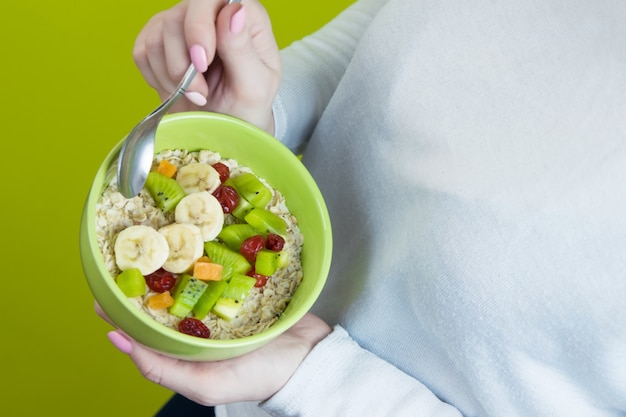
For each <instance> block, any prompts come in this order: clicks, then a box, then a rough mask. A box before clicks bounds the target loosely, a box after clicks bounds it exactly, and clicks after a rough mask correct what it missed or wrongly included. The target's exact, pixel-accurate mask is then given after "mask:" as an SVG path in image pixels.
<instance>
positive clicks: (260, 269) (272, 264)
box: [254, 249, 278, 277]
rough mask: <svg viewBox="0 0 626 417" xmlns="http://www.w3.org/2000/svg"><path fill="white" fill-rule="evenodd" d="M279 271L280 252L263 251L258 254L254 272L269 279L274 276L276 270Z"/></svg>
mask: <svg viewBox="0 0 626 417" xmlns="http://www.w3.org/2000/svg"><path fill="white" fill-rule="evenodd" d="M277 269H278V252H274V251H271V250H267V249H261V250H260V251H259V252H258V253H257V254H256V261H255V263H254V270H255V271H256V272H257V273H259V274H261V275H265V276H266V277H269V276H270V275H274V273H275V272H276V270H277Z"/></svg>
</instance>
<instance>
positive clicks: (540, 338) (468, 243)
mask: <svg viewBox="0 0 626 417" xmlns="http://www.w3.org/2000/svg"><path fill="white" fill-rule="evenodd" d="M216 51H217V54H218V55H219V59H218V60H214V59H213V58H214V56H215V54H216ZM135 58H136V62H137V65H138V66H139V68H140V69H141V71H142V73H143V74H144V76H145V78H146V80H147V82H148V83H149V84H150V85H151V86H152V87H154V88H155V89H156V90H157V91H159V93H160V94H161V95H162V96H166V95H168V94H169V93H170V92H171V91H172V89H173V88H174V86H175V83H176V81H177V80H178V79H179V78H180V76H181V75H182V73H183V72H184V70H185V68H186V66H187V65H189V62H190V61H191V62H193V63H194V64H195V65H196V67H197V68H198V69H199V70H200V71H202V72H204V73H205V79H202V78H201V77H198V78H197V79H196V80H195V82H194V84H192V87H191V89H192V90H193V92H192V93H191V94H189V95H188V98H189V100H187V101H186V102H183V100H181V101H180V104H179V107H178V110H198V109H205V110H211V111H218V112H223V113H228V114H231V115H234V116H237V117H241V118H243V119H245V120H248V121H250V122H251V123H254V124H256V125H258V126H260V127H262V128H263V129H266V130H268V131H269V132H271V133H272V134H274V135H275V136H276V137H277V138H278V139H279V140H281V141H283V142H284V143H286V144H287V145H288V146H290V147H291V148H292V149H293V150H294V151H296V152H300V151H303V150H304V159H303V161H304V162H305V164H306V165H307V167H308V168H309V169H310V171H311V172H312V174H313V176H314V177H315V179H316V180H317V182H318V184H319V186H320V188H321V190H322V193H323V194H324V196H325V199H326V202H327V204H328V207H329V210H330V215H331V220H332V223H333V231H334V247H335V253H334V255H333V265H332V267H331V272H330V276H329V281H328V284H327V286H326V288H325V291H324V293H323V294H322V296H321V298H320V300H319V302H318V303H317V304H316V305H315V307H314V309H313V312H312V313H313V314H311V315H308V316H307V317H306V318H305V319H304V320H303V321H302V322H301V323H299V324H298V325H297V326H296V327H294V328H293V329H292V330H291V331H289V332H288V333H287V334H286V335H285V336H284V337H281V338H279V339H278V340H277V341H275V342H273V343H272V344H270V345H268V346H267V347H265V348H262V349H261V350H259V351H256V352H253V353H251V354H249V355H246V356H244V357H241V358H237V359H234V360H231V361H226V362H219V363H189V364H185V363H181V362H179V361H174V360H171V359H169V358H165V357H161V356H159V355H156V354H155V353H152V352H150V351H148V350H146V349H145V348H143V347H142V346H140V345H138V344H137V343H136V342H135V341H132V340H128V339H126V338H124V336H123V335H121V334H120V333H117V332H115V331H114V332H111V333H110V338H111V340H112V341H113V342H114V344H115V345H116V346H117V347H118V348H119V349H120V350H122V351H123V352H125V353H129V354H130V358H131V359H132V360H133V361H134V362H135V364H136V365H137V367H138V368H139V370H140V371H141V372H142V373H143V374H144V375H145V376H146V377H147V378H148V379H150V380H152V381H155V382H157V383H159V384H162V385H163V386H165V387H168V388H170V389H172V390H174V391H175V392H178V393H180V394H182V395H183V396H185V397H187V398H189V399H191V400H193V401H195V402H197V403H200V404H204V405H219V407H217V415H218V416H226V415H227V416H230V417H232V416H256V415H260V416H262V415H267V414H270V415H273V416H324V417H329V416H342V417H348V416H392V417H401V416H427V417H435V416H437V417H443V416H461V415H463V416H481V417H536V416H546V417H548V416H549V417H555V416H568V417H573V416H580V417H601V416H602V417H609V416H611V417H617V416H626V308H625V306H626V3H625V2H621V1H615V0H593V1H591V0H575V1H570V2H562V1H557V0H528V1H514V0H502V1H497V2H496V1H489V0H478V1H474V2H463V1H434V0H414V1H406V0H403V1H400V0H361V1H357V2H356V3H354V4H353V5H352V6H351V7H349V8H348V9H347V10H346V11H345V12H344V13H342V14H340V15H339V16H338V17H337V18H336V19H335V20H334V21H332V22H330V23H329V24H328V25H327V26H325V27H324V28H322V29H321V30H320V31H319V32H317V33H315V34H313V35H311V36H310V37H307V38H304V39H303V40H301V41H299V42H296V43H294V44H293V45H291V46H289V47H288V48H286V49H285V50H283V51H280V52H279V51H278V50H277V48H276V44H275V42H274V38H273V35H272V33H271V26H270V20H269V18H268V17H267V14H266V13H265V11H264V9H263V8H262V6H261V5H260V4H259V3H258V2H257V1H256V0H244V1H243V3H242V4H241V5H228V6H225V7H224V6H223V2H222V1H217V0H185V1H183V2H182V3H180V4H179V5H177V6H175V7H173V8H172V9H170V10H168V11H165V12H163V13H161V14H159V15H157V16H156V17H155V18H154V19H152V20H151V21H150V22H149V23H148V24H147V25H146V26H145V28H144V30H143V31H142V32H141V34H140V35H139V37H138V39H137V44H136V48H135ZM305 145H306V148H305ZM223 404H228V405H226V406H223Z"/></svg>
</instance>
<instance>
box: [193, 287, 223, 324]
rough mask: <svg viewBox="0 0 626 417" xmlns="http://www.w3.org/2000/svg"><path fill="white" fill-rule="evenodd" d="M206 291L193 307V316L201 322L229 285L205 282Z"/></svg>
mask: <svg viewBox="0 0 626 417" xmlns="http://www.w3.org/2000/svg"><path fill="white" fill-rule="evenodd" d="M206 284H207V287H206V290H205V291H204V292H203V293H202V295H201V296H200V298H199V299H198V302H197V303H196V304H195V305H194V306H193V308H192V310H193V315H194V317H195V318H197V319H200V320H202V319H203V318H205V317H206V316H207V314H209V311H211V309H212V308H213V306H214V305H215V302H216V301H217V299H218V298H220V296H221V295H222V293H223V292H224V290H225V289H226V287H227V286H228V285H229V284H228V282H226V281H223V280H222V281H207V283H206Z"/></svg>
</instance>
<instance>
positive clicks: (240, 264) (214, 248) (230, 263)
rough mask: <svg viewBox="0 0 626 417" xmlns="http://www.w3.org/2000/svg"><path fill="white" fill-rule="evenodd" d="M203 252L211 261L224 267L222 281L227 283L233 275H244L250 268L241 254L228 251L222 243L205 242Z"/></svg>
mask: <svg viewBox="0 0 626 417" xmlns="http://www.w3.org/2000/svg"><path fill="white" fill-rule="evenodd" d="M204 250H205V252H206V254H207V256H208V257H209V259H211V261H213V262H214V263H216V264H220V265H222V266H223V267H224V271H223V272H222V279H223V280H226V281H229V280H230V278H231V277H232V275H233V274H245V273H246V272H248V271H249V270H250V268H251V267H252V265H250V263H249V262H248V261H247V260H246V258H244V257H243V255H242V254H240V253H239V252H235V251H233V250H232V249H229V248H228V247H227V246H226V245H224V244H222V243H219V242H215V241H210V242H205V243H204Z"/></svg>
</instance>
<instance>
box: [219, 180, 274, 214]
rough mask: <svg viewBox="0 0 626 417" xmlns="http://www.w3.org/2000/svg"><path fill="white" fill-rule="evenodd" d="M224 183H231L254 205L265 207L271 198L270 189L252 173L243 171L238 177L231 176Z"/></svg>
mask: <svg viewBox="0 0 626 417" xmlns="http://www.w3.org/2000/svg"><path fill="white" fill-rule="evenodd" d="M226 183H227V185H232V186H233V187H234V188H235V190H237V192H238V193H239V195H241V196H242V197H243V198H245V199H246V200H247V201H248V202H249V203H250V204H252V205H253V206H254V207H257V208H265V207H266V206H267V204H268V203H269V202H270V201H271V200H272V191H271V190H270V189H269V188H267V187H266V186H265V184H263V182H261V180H260V179H259V178H258V177H257V176H256V175H254V174H252V173H249V172H245V173H243V174H241V175H239V176H238V177H231V178H230V179H229V180H228V181H227V182H226Z"/></svg>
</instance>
